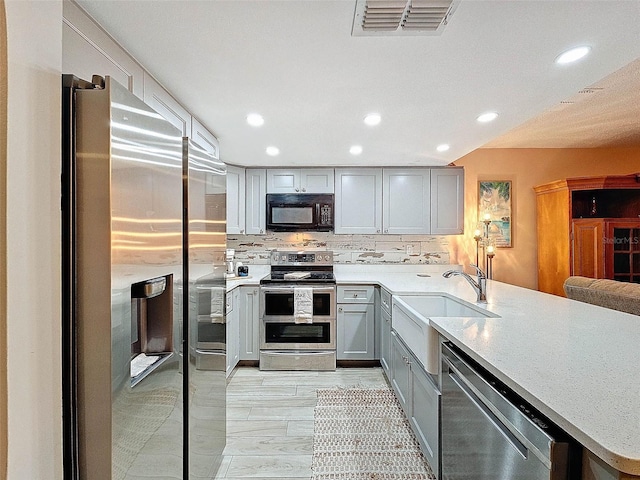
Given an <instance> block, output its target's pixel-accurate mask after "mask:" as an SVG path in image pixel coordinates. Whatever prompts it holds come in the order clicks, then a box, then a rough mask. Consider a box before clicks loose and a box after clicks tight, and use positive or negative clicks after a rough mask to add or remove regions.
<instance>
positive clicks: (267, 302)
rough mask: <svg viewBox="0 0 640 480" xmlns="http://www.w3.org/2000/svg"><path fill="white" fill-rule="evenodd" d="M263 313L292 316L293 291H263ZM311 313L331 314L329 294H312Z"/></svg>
mask: <svg viewBox="0 0 640 480" xmlns="http://www.w3.org/2000/svg"><path fill="white" fill-rule="evenodd" d="M264 314H265V315H266V316H289V317H290V316H292V315H293V292H287V293H272V292H269V293H265V295H264ZM313 314H314V315H321V316H329V315H331V294H330V293H329V292H327V293H320V292H318V293H314V294H313Z"/></svg>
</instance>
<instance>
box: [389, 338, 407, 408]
mask: <svg viewBox="0 0 640 480" xmlns="http://www.w3.org/2000/svg"><path fill="white" fill-rule="evenodd" d="M409 362H410V360H409V351H408V350H407V349H406V348H405V347H404V345H402V343H400V340H399V339H398V336H397V335H396V332H394V331H393V330H392V331H391V386H392V387H393V390H394V391H395V392H396V397H397V398H398V401H399V402H400V405H402V408H403V410H404V411H405V413H406V414H407V416H408V415H410V409H409V406H410V403H409V402H410V401H411V397H410V396H409V394H410V392H409V387H410V385H411V370H410V368H409V365H410V363H409Z"/></svg>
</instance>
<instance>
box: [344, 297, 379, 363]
mask: <svg viewBox="0 0 640 480" xmlns="http://www.w3.org/2000/svg"><path fill="white" fill-rule="evenodd" d="M374 314H375V312H374V308H373V304H363V305H359V304H340V305H338V316H337V319H336V328H337V333H336V348H337V353H336V356H337V359H338V360H373V357H374V342H375V336H374V333H373V331H374V328H375V316H374Z"/></svg>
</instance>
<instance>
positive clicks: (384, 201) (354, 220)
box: [335, 167, 464, 235]
mask: <svg viewBox="0 0 640 480" xmlns="http://www.w3.org/2000/svg"><path fill="white" fill-rule="evenodd" d="M335 172H336V182H335V191H336V193H335V233H336V234H385V233H386V234H434V235H451V234H460V233H462V232H463V229H464V170H463V169H462V168H457V167H455V168H451V167H447V168H403V169H401V168H354V169H336V171H335Z"/></svg>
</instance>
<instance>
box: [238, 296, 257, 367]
mask: <svg viewBox="0 0 640 480" xmlns="http://www.w3.org/2000/svg"><path fill="white" fill-rule="evenodd" d="M259 292H260V289H259V288H258V287H240V302H239V303H240V305H239V307H240V360H259V359H260V311H259V305H260V303H259V302H260V297H259V295H258V294H259Z"/></svg>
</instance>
